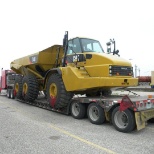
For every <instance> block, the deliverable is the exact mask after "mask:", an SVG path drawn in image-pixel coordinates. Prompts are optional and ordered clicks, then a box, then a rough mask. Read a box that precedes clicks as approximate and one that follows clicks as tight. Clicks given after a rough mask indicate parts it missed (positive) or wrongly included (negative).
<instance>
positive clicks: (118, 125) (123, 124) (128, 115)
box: [112, 106, 135, 133]
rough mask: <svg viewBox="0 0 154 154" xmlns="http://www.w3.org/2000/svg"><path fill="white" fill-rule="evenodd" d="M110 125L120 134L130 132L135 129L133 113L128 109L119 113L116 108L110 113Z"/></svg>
mask: <svg viewBox="0 0 154 154" xmlns="http://www.w3.org/2000/svg"><path fill="white" fill-rule="evenodd" d="M112 123H113V126H114V127H115V129H116V130H118V131H120V132H124V133H126V132H131V131H132V130H133V129H134V128H135V117H134V113H133V112H132V111H131V110H130V109H127V110H125V111H120V110H119V106H118V107H116V108H115V109H114V110H113V112H112Z"/></svg>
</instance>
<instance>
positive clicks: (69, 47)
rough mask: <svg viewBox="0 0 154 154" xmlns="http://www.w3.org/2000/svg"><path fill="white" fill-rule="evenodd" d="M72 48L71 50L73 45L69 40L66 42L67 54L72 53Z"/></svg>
mask: <svg viewBox="0 0 154 154" xmlns="http://www.w3.org/2000/svg"><path fill="white" fill-rule="evenodd" d="M72 48H73V43H72V40H70V41H69V42H68V49H67V54H72V53H73V51H72Z"/></svg>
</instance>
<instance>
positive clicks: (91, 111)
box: [87, 103, 105, 125]
mask: <svg viewBox="0 0 154 154" xmlns="http://www.w3.org/2000/svg"><path fill="white" fill-rule="evenodd" d="M87 114H88V119H89V120H90V122H91V123H93V124H96V125H100V124H103V123H104V122H105V112H104V109H103V108H102V107H100V106H99V105H98V104H96V103H91V104H90V105H89V106H88V109H87Z"/></svg>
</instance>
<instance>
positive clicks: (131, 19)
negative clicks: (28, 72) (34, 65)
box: [0, 0, 154, 76]
mask: <svg viewBox="0 0 154 154" xmlns="http://www.w3.org/2000/svg"><path fill="white" fill-rule="evenodd" d="M153 3H154V1H152V0H0V68H2V67H3V68H4V69H9V68H10V62H11V61H13V60H14V59H16V58H20V57H23V56H26V55H29V54H32V53H35V52H38V51H41V50H43V49H45V48H48V47H49V46H52V45H53V44H62V40H63V35H64V32H65V31H66V30H67V31H69V38H72V37H75V36H85V37H90V38H94V39H98V40H99V41H100V42H101V44H102V46H103V48H104V50H105V51H106V42H107V41H109V39H110V38H114V39H115V40H116V46H117V49H119V51H120V55H121V57H123V58H125V59H127V60H128V59H132V60H131V62H132V64H133V66H135V64H136V65H137V66H138V68H139V69H140V75H144V76H146V75H151V71H154V45H153V44H154V43H153V41H154V5H153ZM137 75H139V73H138V74H137Z"/></svg>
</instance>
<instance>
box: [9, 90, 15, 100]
mask: <svg viewBox="0 0 154 154" xmlns="http://www.w3.org/2000/svg"><path fill="white" fill-rule="evenodd" d="M10 98H11V99H14V91H13V89H10Z"/></svg>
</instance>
